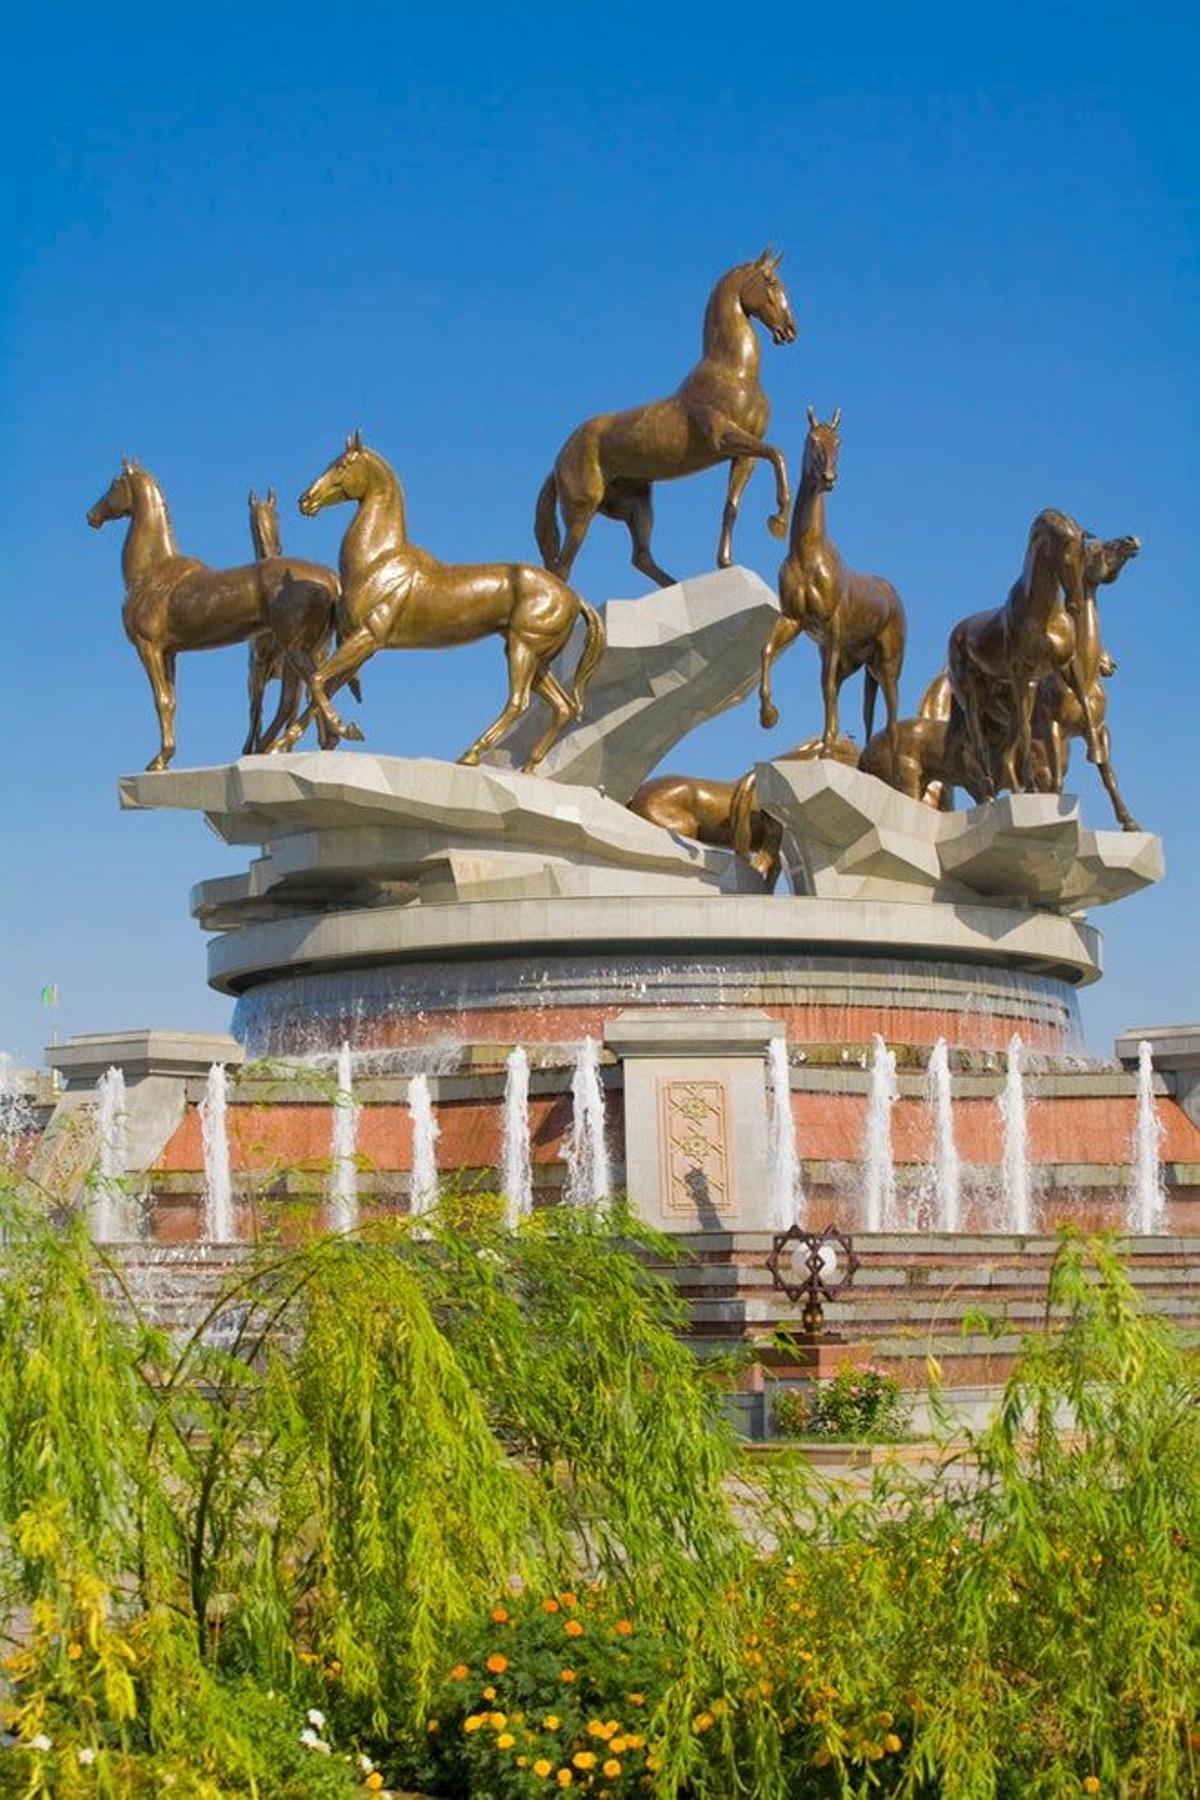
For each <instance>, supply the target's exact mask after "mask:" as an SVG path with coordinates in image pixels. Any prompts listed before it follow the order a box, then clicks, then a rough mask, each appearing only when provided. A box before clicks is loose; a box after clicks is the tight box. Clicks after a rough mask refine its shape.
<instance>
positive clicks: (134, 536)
mask: <svg viewBox="0 0 1200 1800" xmlns="http://www.w3.org/2000/svg"><path fill="white" fill-rule="evenodd" d="M130 486H131V488H132V490H133V513H132V515H131V517H130V520H129V530H128V531H127V532H126V534H125V548H124V550H123V551H122V552H121V569H122V572H123V574H124V576H125V586H126V587H127V588H128V587H132V586H133V584H134V582H135V581H137V580H139V579H140V577H141V576H143V575H145V574H146V573H147V572H148V570H150V569H152V568H154V567H155V566H156V564H158V563H160V562H166V561H167V559H168V558H169V557H172V556H178V555H179V547H178V545H177V544H176V542H175V533H174V531H173V530H172V529H171V515H170V513H169V512H168V511H167V503H166V501H165V500H164V498H163V495H162V489H161V488H160V487H159V485H158V483H157V482H156V481H155V479H154V477H153V476H152V475H147V473H146V471H145V470H144V469H139V470H136V471H135V472H134V474H133V476H132V477H131V479H130Z"/></svg>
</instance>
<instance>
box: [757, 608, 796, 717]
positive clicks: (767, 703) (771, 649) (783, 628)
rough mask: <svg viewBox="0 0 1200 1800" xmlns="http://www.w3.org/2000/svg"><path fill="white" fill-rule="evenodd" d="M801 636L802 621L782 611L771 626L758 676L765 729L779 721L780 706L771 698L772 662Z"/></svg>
mask: <svg viewBox="0 0 1200 1800" xmlns="http://www.w3.org/2000/svg"><path fill="white" fill-rule="evenodd" d="M799 636H800V621H799V620H798V619H789V618H788V616H787V614H786V613H781V614H780V616H779V618H778V619H776V621H775V623H774V625H773V626H772V627H771V635H770V637H769V638H768V639H767V641H766V643H765V644H764V645H763V653H762V666H761V672H760V674H759V678H758V722H759V724H760V725H761V726H762V727H763V729H764V731H769V730H770V729H771V727H772V725H778V723H779V708H778V707H777V706H776V705H775V703H774V701H773V700H772V699H771V664H772V663H773V662H774V661H775V658H776V657H777V656H778V655H779V653H780V652H781V651H782V650H786V649H787V647H788V645H789V644H791V643H794V642H795V640H796V639H797V638H798V637H799Z"/></svg>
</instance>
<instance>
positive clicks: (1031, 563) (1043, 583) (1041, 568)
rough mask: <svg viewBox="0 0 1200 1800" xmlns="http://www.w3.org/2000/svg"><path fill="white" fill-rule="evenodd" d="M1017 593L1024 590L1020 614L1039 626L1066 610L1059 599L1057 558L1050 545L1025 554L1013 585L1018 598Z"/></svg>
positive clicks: (1040, 545)
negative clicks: (1019, 577)
mask: <svg viewBox="0 0 1200 1800" xmlns="http://www.w3.org/2000/svg"><path fill="white" fill-rule="evenodd" d="M1021 589H1024V593H1023V595H1021V599H1022V600H1023V610H1024V611H1025V613H1026V614H1027V615H1028V617H1029V618H1031V619H1033V620H1035V621H1037V622H1038V623H1039V624H1045V623H1047V622H1048V621H1049V620H1050V619H1051V618H1052V617H1053V615H1054V613H1055V612H1057V611H1059V610H1060V609H1061V610H1063V611H1066V610H1067V604H1066V601H1065V600H1064V599H1063V596H1062V581H1061V578H1060V574H1059V558H1058V555H1057V553H1056V551H1055V549H1054V548H1053V547H1052V546H1051V545H1049V544H1044V543H1043V544H1031V545H1030V546H1029V549H1028V550H1027V551H1026V553H1025V568H1024V570H1023V571H1022V576H1021V580H1020V581H1019V582H1018V584H1017V592H1018V594H1019V593H1020V590H1021Z"/></svg>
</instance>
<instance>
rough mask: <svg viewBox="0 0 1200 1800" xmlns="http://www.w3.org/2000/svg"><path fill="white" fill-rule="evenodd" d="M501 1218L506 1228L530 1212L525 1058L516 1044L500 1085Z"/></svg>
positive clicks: (530, 1188)
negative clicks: (501, 1144)
mask: <svg viewBox="0 0 1200 1800" xmlns="http://www.w3.org/2000/svg"><path fill="white" fill-rule="evenodd" d="M501 1176H502V1183H501V1184H502V1187H503V1192H504V1203H505V1204H504V1216H505V1222H506V1223H507V1225H508V1226H509V1228H510V1229H513V1228H515V1227H516V1224H517V1221H518V1220H519V1219H523V1218H525V1217H526V1215H527V1214H528V1213H530V1212H532V1211H533V1169H532V1166H531V1163H530V1155H529V1058H528V1057H527V1056H526V1054H525V1052H524V1050H522V1048H521V1046H520V1045H519V1044H518V1045H517V1047H516V1048H515V1049H514V1050H510V1051H509V1053H508V1074H507V1077H506V1079H505V1083H504V1149H503V1156H502V1165H501Z"/></svg>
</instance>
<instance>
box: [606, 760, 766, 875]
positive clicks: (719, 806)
mask: <svg viewBox="0 0 1200 1800" xmlns="http://www.w3.org/2000/svg"><path fill="white" fill-rule="evenodd" d="M629 810H630V812H634V813H637V814H638V816H639V817H640V818H643V819H649V820H650V822H651V824H652V825H661V826H662V828H663V830H664V831H674V832H676V833H678V835H679V836H680V837H685V838H694V839H695V841H696V843H698V844H712V845H714V846H715V847H716V848H717V849H721V850H736V851H737V853H738V855H739V856H744V857H745V859H746V861H747V862H748V863H749V864H750V866H751V867H752V868H753V869H756V870H757V872H758V873H759V874H760V875H761V876H762V878H763V886H764V887H765V888H766V890H767V892H768V893H770V892H771V890H772V889H773V888H774V886H775V884H776V882H777V881H778V880H779V868H780V859H779V849H780V845H781V843H782V841H783V828H782V826H780V824H779V823H778V821H777V820H775V819H773V818H771V816H770V814H769V813H765V812H763V811H762V810H761V809H760V808H759V806H758V805H757V793H756V789H755V781H754V770H753V769H751V770H750V771H749V773H748V774H745V775H743V776H742V778H741V780H740V781H714V780H710V779H709V778H708V777H707V776H699V775H655V776H653V777H652V778H651V779H650V780H649V781H643V783H642V785H641V787H640V788H639V789H638V791H637V793H636V794H635V795H634V796H633V799H632V800H630V802H629Z"/></svg>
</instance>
